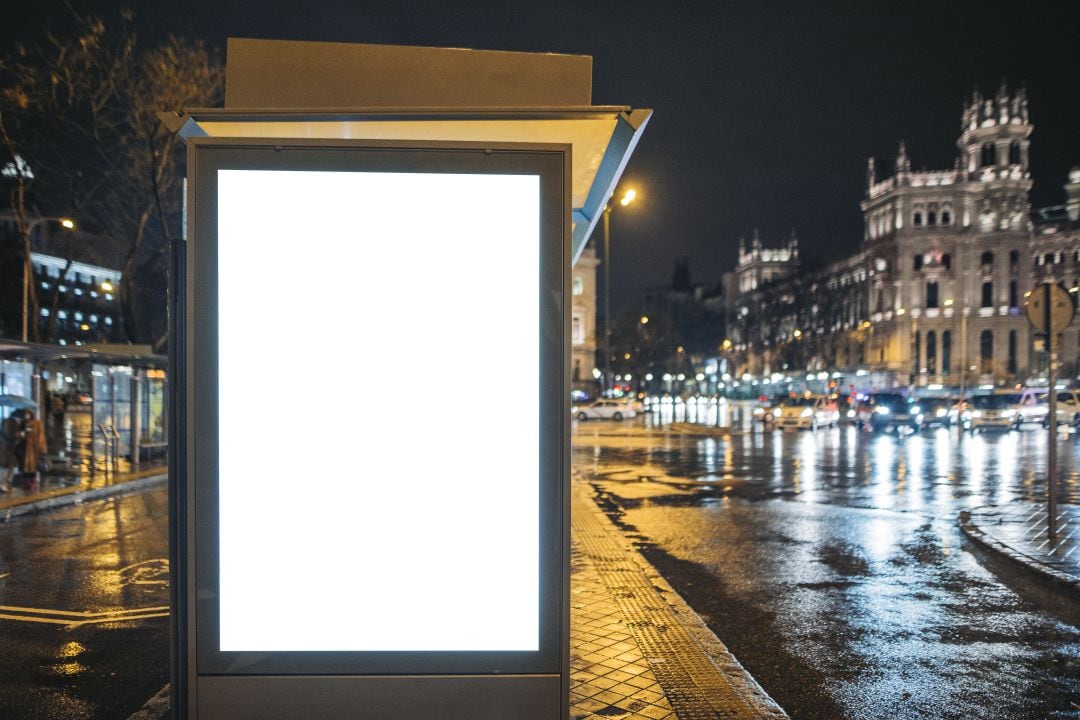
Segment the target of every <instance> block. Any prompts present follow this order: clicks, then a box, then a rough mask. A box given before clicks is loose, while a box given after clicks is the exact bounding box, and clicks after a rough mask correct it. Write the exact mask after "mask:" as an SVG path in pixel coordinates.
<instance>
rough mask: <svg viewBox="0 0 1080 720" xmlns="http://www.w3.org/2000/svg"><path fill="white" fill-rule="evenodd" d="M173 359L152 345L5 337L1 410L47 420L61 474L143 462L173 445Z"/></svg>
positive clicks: (0, 355) (0, 352)
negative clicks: (169, 377)
mask: <svg viewBox="0 0 1080 720" xmlns="http://www.w3.org/2000/svg"><path fill="white" fill-rule="evenodd" d="M166 366H167V358H166V357H165V356H163V355H156V354H154V353H153V352H152V351H151V349H150V348H149V346H138V345H79V346H70V345H45V344H32V343H20V342H15V341H0V398H3V399H0V417H7V416H8V415H10V414H11V412H12V411H13V410H14V409H16V408H18V407H26V408H29V409H31V410H33V411H34V413H35V415H36V416H37V417H39V418H41V419H42V420H44V421H45V427H46V436H47V440H48V458H49V461H50V464H51V467H52V469H53V470H54V471H55V472H56V473H58V474H67V475H70V476H72V477H74V478H78V477H81V476H85V475H89V476H95V475H97V474H99V473H102V474H106V475H107V474H109V473H111V472H113V471H115V470H117V469H122V470H137V469H138V468H139V466H140V464H143V463H146V462H153V461H162V460H164V457H165V454H166V451H167V446H168V436H167V428H166V422H167V419H168V409H167V406H166V398H167V395H168V393H167V390H166V372H165V371H166Z"/></svg>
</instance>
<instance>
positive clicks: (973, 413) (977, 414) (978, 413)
mask: <svg viewBox="0 0 1080 720" xmlns="http://www.w3.org/2000/svg"><path fill="white" fill-rule="evenodd" d="M971 417H982V410H972V411H971Z"/></svg>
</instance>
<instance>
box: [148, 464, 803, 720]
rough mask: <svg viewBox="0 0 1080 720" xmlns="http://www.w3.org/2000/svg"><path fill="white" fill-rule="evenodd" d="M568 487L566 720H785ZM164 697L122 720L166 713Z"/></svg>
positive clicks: (579, 488)
mask: <svg viewBox="0 0 1080 720" xmlns="http://www.w3.org/2000/svg"><path fill="white" fill-rule="evenodd" d="M589 493H590V491H589V490H588V488H587V486H585V485H583V484H582V485H579V484H576V483H575V488H574V493H573V497H572V505H571V561H570V572H571V576H570V717H571V718H573V720H585V719H586V718H595V719H597V720H600V719H604V720H610V719H611V718H625V719H627V720H629V719H630V718H644V719H646V720H706V719H708V720H714V719H716V718H726V719H730V720H750V719H755V720H756V719H758V718H773V719H776V720H780V719H783V718H787V715H786V714H785V713H784V711H783V710H782V709H780V707H779V706H778V705H777V704H776V703H775V702H773V701H772V699H771V698H770V697H769V696H768V695H767V694H765V691H764V690H762V689H761V687H760V686H758V684H757V682H755V681H754V679H753V678H752V677H751V676H750V675H749V673H747V672H746V671H745V670H744V669H743V667H742V666H741V665H740V664H739V662H738V661H737V660H736V659H735V658H734V657H733V656H732V655H731V653H729V652H728V651H727V648H725V647H724V645H723V643H721V642H720V641H719V640H718V639H717V638H716V636H715V635H713V633H712V632H711V631H710V630H709V629H708V628H707V627H706V626H705V624H704V623H703V622H702V621H701V619H700V618H699V617H698V616H697V614H696V613H695V612H694V611H693V610H691V609H690V608H689V606H687V605H686V603H685V602H683V600H682V598H681V597H679V595H678V593H676V592H675V591H674V590H673V589H672V588H671V586H670V585H668V584H667V582H666V581H665V580H664V579H663V578H662V577H660V575H659V573H657V572H656V570H655V569H654V568H653V567H652V566H651V565H649V563H648V562H647V561H646V560H645V558H643V557H642V556H641V554H640V553H639V552H637V550H635V549H634V548H633V546H631V545H630V544H629V543H628V542H627V540H626V539H625V538H624V537H623V535H622V533H621V532H619V530H618V529H617V528H616V527H615V526H614V525H613V524H612V523H611V521H610V520H608V519H607V517H606V516H604V514H603V513H602V512H601V511H600V509H599V508H598V507H597V506H596V504H595V502H593V500H592V497H591V495H590V494H589ZM168 709H169V705H168V688H167V687H166V688H165V689H163V690H162V692H160V693H158V695H156V696H155V697H154V698H152V699H151V700H150V701H148V702H147V704H146V705H145V706H144V707H143V708H142V709H141V710H139V711H138V712H137V713H135V714H134V715H132V716H131V717H130V718H129V720H160V719H161V718H164V717H166V716H167V714H168Z"/></svg>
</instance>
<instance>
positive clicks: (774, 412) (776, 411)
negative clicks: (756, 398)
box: [773, 408, 784, 417]
mask: <svg viewBox="0 0 1080 720" xmlns="http://www.w3.org/2000/svg"><path fill="white" fill-rule="evenodd" d="M783 414H784V413H783V411H781V410H780V408H776V409H775V410H773V417H780V416H781V415H783Z"/></svg>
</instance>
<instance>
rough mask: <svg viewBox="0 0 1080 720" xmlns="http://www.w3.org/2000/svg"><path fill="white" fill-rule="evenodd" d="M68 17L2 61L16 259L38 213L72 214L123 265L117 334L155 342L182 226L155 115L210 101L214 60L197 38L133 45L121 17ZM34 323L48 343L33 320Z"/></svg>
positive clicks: (171, 141) (26, 252) (173, 170)
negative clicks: (64, 30) (169, 253)
mask: <svg viewBox="0 0 1080 720" xmlns="http://www.w3.org/2000/svg"><path fill="white" fill-rule="evenodd" d="M73 21H74V27H75V30H74V31H73V32H72V33H70V34H68V35H64V36H60V35H57V34H54V33H52V32H46V34H45V37H44V40H43V42H42V43H41V44H40V45H38V46H36V47H35V48H33V49H26V48H19V49H18V50H17V51H16V53H15V54H14V55H13V56H12V57H10V58H6V59H4V60H0V149H3V151H4V155H5V156H6V158H7V160H8V163H7V164H6V165H5V164H3V163H2V162H0V166H2V167H4V168H5V170H6V169H7V168H8V167H10V168H12V169H13V172H10V173H9V172H5V173H4V174H5V177H4V178H3V179H4V181H5V185H6V186H7V190H8V193H7V194H8V204H9V205H10V207H11V211H12V214H13V215H14V217H15V223H16V228H17V230H18V233H19V236H20V238H21V240H22V243H21V244H22V249H21V252H20V258H21V260H22V262H23V265H24V268H28V267H29V263H30V250H31V247H30V244H31V240H32V237H31V236H32V234H33V233H32V230H33V227H34V220H35V218H36V217H40V216H41V215H61V214H62V215H70V216H73V217H76V218H77V219H78V221H79V224H80V225H81V226H82V227H85V228H87V229H89V230H91V231H93V232H96V233H97V234H98V236H99V238H100V239H101V243H102V247H101V248H99V249H100V251H101V252H99V253H96V256H97V257H98V258H99V259H100V260H99V261H102V262H106V259H108V262H107V264H110V265H111V266H113V267H116V265H120V270H121V273H122V275H121V282H120V287H119V288H118V290H117V296H118V299H119V302H120V309H121V311H120V315H121V320H122V327H123V333H124V336H125V337H126V339H127V340H128V341H129V342H148V341H155V340H157V341H158V342H159V343H160V342H162V341H163V337H162V336H163V332H161V330H162V329H163V322H162V321H163V318H164V307H165V288H164V285H165V283H164V272H163V267H164V259H165V257H166V256H165V253H164V249H165V248H167V247H168V243H167V241H168V239H170V238H171V237H173V236H174V235H175V234H176V233H177V232H178V231H179V225H180V179H181V177H182V174H183V171H182V167H183V151H182V148H181V147H180V146H179V144H178V142H177V139H176V137H175V135H174V134H172V133H170V132H168V131H167V130H166V129H165V128H164V127H162V126H161V125H160V123H159V121H158V119H157V116H156V113H157V112H158V111H160V110H165V109H175V108H180V107H191V106H209V105H212V104H214V103H216V102H217V101H218V100H219V98H220V96H221V94H222V89H223V86H224V69H223V65H222V63H221V60H220V57H219V54H218V53H217V52H215V51H214V50H213V49H212V48H210V47H208V46H207V45H205V44H204V43H202V42H201V41H197V40H190V39H184V38H177V37H169V38H168V39H166V40H165V41H164V42H162V43H161V44H159V45H156V46H153V47H148V48H146V49H143V48H141V47H140V46H139V44H138V43H137V39H136V35H135V32H134V30H133V28H132V26H131V22H130V21H131V17H130V15H128V16H126V17H121V18H118V19H117V21H116V23H115V24H114V25H110V26H108V27H107V25H106V23H105V22H104V21H102V20H101V19H99V18H92V17H83V16H79V15H77V14H76V15H74V17H73ZM31 288H32V290H31V298H30V305H29V307H30V312H31V317H32V318H35V319H36V317H37V315H38V312H39V309H38V298H37V294H36V292H35V291H34V290H33V283H31ZM54 303H55V298H54ZM50 317H51V315H50ZM155 321H156V322H155ZM155 325H158V326H159V327H154V326H155ZM46 329H47V330H51V323H49V324H48V325H47V326H46ZM33 331H34V333H33V337H34V339H35V340H45V341H48V339H49V338H48V337H47V336H46V337H44V338H42V337H40V336H39V333H38V332H37V323H36V322H35V323H34V324H33Z"/></svg>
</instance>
